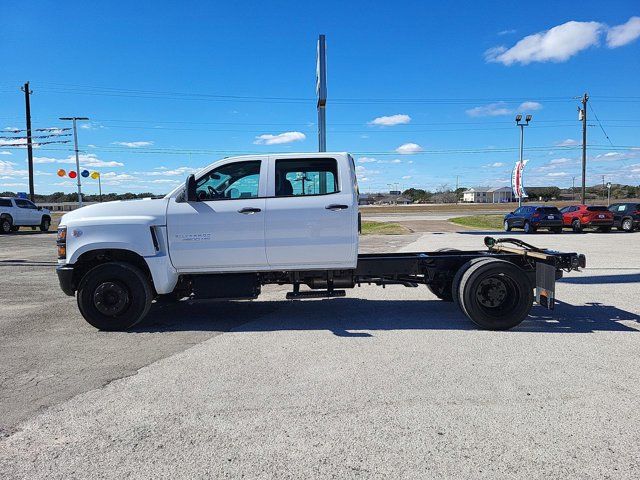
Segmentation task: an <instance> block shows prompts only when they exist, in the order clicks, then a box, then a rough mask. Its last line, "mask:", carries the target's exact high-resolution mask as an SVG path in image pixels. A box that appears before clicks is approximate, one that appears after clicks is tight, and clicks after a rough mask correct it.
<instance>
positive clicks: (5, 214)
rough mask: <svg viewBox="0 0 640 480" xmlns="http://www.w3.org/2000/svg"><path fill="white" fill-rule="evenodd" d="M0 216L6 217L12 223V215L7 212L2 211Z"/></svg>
mask: <svg viewBox="0 0 640 480" xmlns="http://www.w3.org/2000/svg"><path fill="white" fill-rule="evenodd" d="M0 218H8V219H9V221H10V222H11V224H13V217H12V216H11V215H10V214H8V213H3V214H2V215H0Z"/></svg>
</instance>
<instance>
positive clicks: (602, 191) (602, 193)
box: [602, 175, 604, 202]
mask: <svg viewBox="0 0 640 480" xmlns="http://www.w3.org/2000/svg"><path fill="white" fill-rule="evenodd" d="M602 201H603V202H604V175H602Z"/></svg>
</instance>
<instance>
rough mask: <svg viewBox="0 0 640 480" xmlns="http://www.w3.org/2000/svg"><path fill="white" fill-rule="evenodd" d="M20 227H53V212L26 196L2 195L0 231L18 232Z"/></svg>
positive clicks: (45, 228)
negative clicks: (37, 204)
mask: <svg viewBox="0 0 640 480" xmlns="http://www.w3.org/2000/svg"><path fill="white" fill-rule="evenodd" d="M20 227H39V228H40V230H41V231H43V232H47V231H48V230H49V228H50V227H51V212H49V210H47V209H46V208H42V207H38V206H36V204H35V203H33V202H32V201H31V200H27V199H26V198H13V197H0V233H11V232H17V231H18V230H19V229H20Z"/></svg>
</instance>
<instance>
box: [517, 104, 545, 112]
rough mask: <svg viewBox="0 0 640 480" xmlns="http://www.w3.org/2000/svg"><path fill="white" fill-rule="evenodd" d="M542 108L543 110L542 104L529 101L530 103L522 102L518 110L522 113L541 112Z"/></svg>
mask: <svg viewBox="0 0 640 480" xmlns="http://www.w3.org/2000/svg"><path fill="white" fill-rule="evenodd" d="M541 108H542V104H541V103H538V102H532V101H528V102H522V103H521V104H520V106H519V107H518V110H519V111H521V112H524V111H535V110H540V109H541Z"/></svg>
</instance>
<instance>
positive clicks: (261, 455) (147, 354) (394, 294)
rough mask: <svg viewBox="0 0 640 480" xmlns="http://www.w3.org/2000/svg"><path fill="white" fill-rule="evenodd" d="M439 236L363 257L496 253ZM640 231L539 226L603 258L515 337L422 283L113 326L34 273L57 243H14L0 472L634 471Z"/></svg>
mask: <svg viewBox="0 0 640 480" xmlns="http://www.w3.org/2000/svg"><path fill="white" fill-rule="evenodd" d="M436 233H438V232H435V233H425V234H413V235H409V236H406V237H407V238H404V239H403V238H398V237H395V236H394V237H392V238H390V239H385V238H377V237H373V238H366V239H365V240H364V242H365V245H366V247H365V248H364V249H365V250H366V249H369V250H368V251H380V250H379V249H382V248H383V247H384V246H385V245H384V244H385V242H387V241H393V242H397V243H396V244H394V247H393V248H396V249H402V250H405V251H419V250H431V249H437V248H440V247H444V246H447V247H457V248H480V246H481V244H482V237H483V235H484V233H485V232H478V231H468V232H464V233H452V232H443V233H440V234H436ZM516 235H517V234H516ZM32 238H35V239H38V240H31V239H32ZM638 238H640V233H636V234H629V235H625V234H617V233H612V234H585V235H572V234H563V235H549V234H545V235H538V236H528V237H526V239H527V241H532V242H533V243H536V244H539V245H541V246H547V247H550V248H557V249H559V250H570V251H576V250H578V251H580V252H582V253H586V254H587V256H588V264H589V268H588V269H587V270H586V271H584V272H581V273H572V274H570V275H568V276H567V277H566V278H565V279H563V281H562V282H561V283H560V284H559V285H558V296H559V298H560V299H561V303H560V305H558V307H557V309H556V310H555V311H554V312H551V313H550V312H548V311H546V310H543V309H542V308H540V307H534V309H533V310H532V315H531V316H530V317H529V318H528V319H527V320H526V321H525V322H524V323H523V324H522V325H521V326H520V327H518V328H516V329H514V330H513V331H510V332H484V331H479V330H476V329H475V328H473V326H472V325H471V324H470V323H469V322H468V321H467V320H466V319H465V318H464V317H463V316H462V315H461V314H460V312H459V311H458V310H457V309H456V308H455V306H453V305H452V304H448V303H443V302H440V301H437V300H435V298H434V297H433V296H432V295H430V294H429V293H428V291H427V290H426V289H424V288H417V289H407V288H403V287H388V288H386V289H381V288H378V287H362V288H359V289H355V290H354V291H353V292H348V295H349V296H348V298H343V299H333V300H311V301H303V302H286V301H283V300H282V299H283V293H284V290H283V289H278V288H268V289H265V290H264V291H265V294H264V295H263V296H262V297H261V298H260V300H259V301H254V302H238V303H231V304H220V303H215V302H208V303H200V304H197V305H192V306H188V305H177V306H169V307H164V308H158V309H156V311H155V312H154V313H153V314H152V315H150V319H149V320H147V321H146V322H145V324H144V325H143V326H141V327H140V329H138V330H136V331H134V332H132V333H117V334H113V333H100V332H96V331H94V330H93V329H91V327H89V326H88V325H86V324H84V322H83V321H82V320H81V318H80V317H79V315H78V313H77V311H76V308H75V304H74V301H73V299H71V298H68V297H64V296H62V294H61V293H60V292H59V290H58V289H57V287H56V285H55V277H54V275H53V273H52V271H51V267H50V266H30V265H28V263H29V262H31V263H34V264H37V262H46V261H47V260H48V261H50V260H51V257H50V256H49V254H47V255H44V254H41V253H40V252H41V250H40V248H42V246H47V247H46V248H51V250H52V249H53V240H52V239H51V238H47V236H44V235H43V236H29V241H33V242H36V243H34V244H28V246H25V247H21V248H20V250H19V252H20V253H19V254H17V253H15V252H16V248H15V245H14V244H13V243H11V242H14V241H16V242H17V241H18V240H15V239H19V237H17V236H16V237H0V246H1V247H2V248H1V249H0V265H3V266H2V268H3V270H1V271H3V272H6V275H3V276H2V278H0V288H2V291H3V293H4V292H9V294H8V295H3V302H2V305H0V328H1V329H2V332H1V336H0V342H1V344H0V369H1V370H0V374H1V377H0V378H1V381H2V383H1V385H2V388H1V389H0V395H1V397H0V405H1V408H2V411H1V412H0V419H2V422H3V423H4V425H5V431H6V433H7V436H6V437H5V438H4V439H3V440H1V441H0V471H1V472H3V475H4V476H5V477H6V478H25V479H26V478H29V479H31V478H210V477H223V478H237V477H241V476H244V477H248V478H293V477H295V478H314V477H321V478H327V477H334V478H335V477H338V478H356V477H360V478H362V477H364V478H389V477H392V478H416V477H419V478H436V477H437V478H441V477H446V478H465V479H466V478H496V477H498V478H527V479H529V478H638V477H639V476H640V460H639V459H640V447H639V446H638V445H639V444H640V411H639V410H638V401H637V399H638V396H639V394H640V381H639V380H640V369H638V368H637V359H638V357H639V354H640V346H639V345H640V344H639V343H638V338H640V337H638V336H637V335H636V334H637V333H638V331H639V330H640V305H639V304H638V301H637V299H638V298H639V297H640V283H639V282H640V260H638V257H637V252H636V250H637V247H636V244H637V239H638ZM24 242H25V245H26V240H24ZM37 242H42V244H41V245H40V247H38V244H37ZM408 242H411V243H408ZM21 244H22V241H21ZM49 245H50V247H49ZM12 252H13V253H12ZM23 252H25V253H23ZM29 252H30V253H29ZM7 260H10V261H7ZM21 260H24V262H20V261H21ZM20 263H23V264H26V265H19V264H20ZM43 296H44V297H45V298H46V302H45V301H43ZM41 407H48V408H46V409H43V410H42V411H40V410H41Z"/></svg>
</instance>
